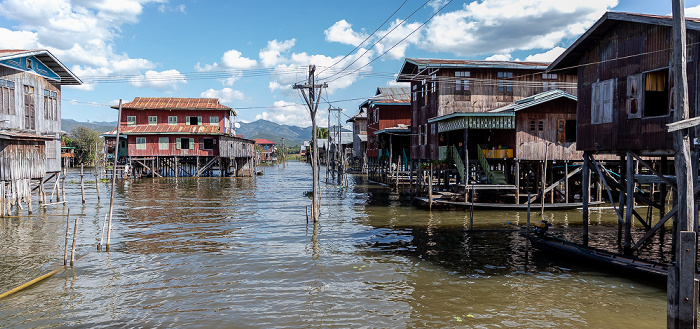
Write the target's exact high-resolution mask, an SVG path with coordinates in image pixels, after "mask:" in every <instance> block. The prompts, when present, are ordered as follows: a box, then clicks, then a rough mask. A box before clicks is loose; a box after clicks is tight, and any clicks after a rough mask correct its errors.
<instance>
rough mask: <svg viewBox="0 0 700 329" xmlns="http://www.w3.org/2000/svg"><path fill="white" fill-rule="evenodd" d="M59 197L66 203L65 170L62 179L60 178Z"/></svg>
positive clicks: (64, 169)
mask: <svg viewBox="0 0 700 329" xmlns="http://www.w3.org/2000/svg"><path fill="white" fill-rule="evenodd" d="M61 197H63V201H66V168H63V177H61Z"/></svg>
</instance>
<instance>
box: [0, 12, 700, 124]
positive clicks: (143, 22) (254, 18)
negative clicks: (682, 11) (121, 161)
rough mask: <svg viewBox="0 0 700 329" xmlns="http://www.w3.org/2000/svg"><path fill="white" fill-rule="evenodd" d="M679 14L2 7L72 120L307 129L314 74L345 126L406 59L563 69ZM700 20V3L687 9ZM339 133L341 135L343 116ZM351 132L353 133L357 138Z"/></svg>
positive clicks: (0, 34) (3, 30)
mask: <svg viewBox="0 0 700 329" xmlns="http://www.w3.org/2000/svg"><path fill="white" fill-rule="evenodd" d="M671 4H672V1H671V0H586V1H580V0H478V1H457V0H452V1H450V0H428V1H426V0H374V1H366V0H355V1H328V0H322V1H317V0H306V1H286V0H280V1H272V0H268V1H263V0H259V1H238V0H229V1H214V0H2V1H0V49H48V50H49V51H50V52H51V53H52V54H54V55H55V56H56V57H57V58H58V59H59V60H60V61H61V62H62V63H63V64H64V65H65V66H66V67H68V68H69V69H70V70H71V71H72V72H73V73H74V74H76V75H77V76H78V77H79V78H80V79H81V80H82V81H83V82H84V84H83V85H81V86H64V87H63V89H62V118H64V119H74V120H77V121H82V122H85V121H92V122H94V121H116V119H117V118H116V117H117V113H116V111H115V110H113V109H111V108H110V106H113V105H117V104H118V102H119V100H120V99H122V100H123V101H124V102H128V101H131V100H133V99H134V98H135V97H209V98H218V99H219V100H220V102H221V103H222V104H224V105H226V106H229V107H232V108H234V109H235V110H236V112H237V114H238V116H237V120H238V121H240V122H252V121H255V120H258V119H265V120H269V121H273V122H276V123H280V124H288V125H296V126H301V127H308V126H310V125H311V118H310V116H309V112H308V109H307V107H306V105H305V103H304V101H303V98H302V97H301V95H300V93H299V91H298V90H295V89H293V85H294V84H295V83H305V82H306V79H307V77H308V68H309V65H312V64H313V65H316V73H317V75H318V77H317V83H318V82H327V83H328V88H327V89H325V90H324V91H323V94H322V100H321V104H320V105H319V111H318V113H319V114H318V124H319V125H321V126H325V125H326V122H327V118H328V111H327V109H328V108H329V107H331V106H332V107H334V108H338V107H339V108H342V109H343V111H342V112H341V114H340V115H341V121H342V122H343V124H344V125H345V123H344V122H345V120H347V119H348V118H349V117H350V116H353V115H355V114H357V113H358V106H359V104H360V103H362V102H363V101H364V100H366V99H367V98H369V97H372V96H374V94H375V92H376V89H377V87H387V86H388V87H401V86H405V85H402V84H399V83H397V82H396V81H395V79H396V75H397V74H398V72H399V70H400V69H401V66H402V65H403V63H404V59H405V58H407V57H415V58H441V59H475V60H484V59H487V60H511V61H521V60H522V61H543V62H551V61H553V60H554V59H556V57H557V56H558V55H559V54H561V53H562V52H563V51H564V50H565V49H566V47H568V46H569V45H570V44H571V43H573V42H574V41H575V40H576V39H577V38H578V37H579V36H580V35H581V34H582V33H584V32H585V31H586V29H587V28H588V27H590V26H591V25H592V24H593V23H595V22H596V21H597V20H598V19H599V18H600V17H601V16H602V15H603V14H604V13H605V12H606V11H622V12H633V13H644V14H656V15H670V13H671ZM685 7H686V16H689V17H700V0H692V1H690V0H686V1H685ZM331 122H332V123H336V122H337V117H335V114H334V115H333V116H332V117H331ZM346 127H347V126H346Z"/></svg>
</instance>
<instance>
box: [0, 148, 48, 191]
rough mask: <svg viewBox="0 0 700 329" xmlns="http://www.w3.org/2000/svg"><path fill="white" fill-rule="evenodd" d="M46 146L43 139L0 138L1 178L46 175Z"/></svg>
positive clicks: (10, 178) (11, 178)
mask: <svg viewBox="0 0 700 329" xmlns="http://www.w3.org/2000/svg"><path fill="white" fill-rule="evenodd" d="M44 147H45V146H44V142H41V141H23V140H0V180H2V181H8V180H17V179H36V178H42V177H44V175H45V173H46V156H45V154H44ZM59 154H60V153H59Z"/></svg>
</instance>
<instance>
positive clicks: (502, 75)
mask: <svg viewBox="0 0 700 329" xmlns="http://www.w3.org/2000/svg"><path fill="white" fill-rule="evenodd" d="M498 79H499V80H498V92H499V93H503V94H508V95H512V94H513V83H512V82H511V81H506V80H501V79H513V72H498Z"/></svg>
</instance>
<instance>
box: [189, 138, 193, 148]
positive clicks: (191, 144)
mask: <svg viewBox="0 0 700 329" xmlns="http://www.w3.org/2000/svg"><path fill="white" fill-rule="evenodd" d="M190 150H194V138H190Z"/></svg>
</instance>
